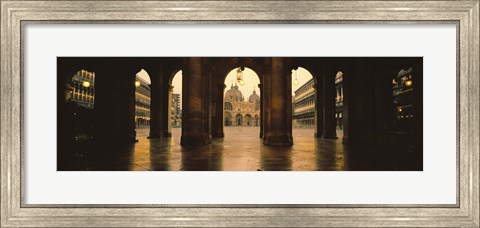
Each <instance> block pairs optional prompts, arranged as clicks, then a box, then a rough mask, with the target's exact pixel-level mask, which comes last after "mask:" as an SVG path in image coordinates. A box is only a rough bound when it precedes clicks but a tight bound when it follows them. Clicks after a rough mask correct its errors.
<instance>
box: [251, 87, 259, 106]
mask: <svg viewBox="0 0 480 228" xmlns="http://www.w3.org/2000/svg"><path fill="white" fill-rule="evenodd" d="M259 100H260V96H258V94H257V91H255V89H253V93H252V95H250V97H248V101H249V102H251V103H255V102H256V101H259Z"/></svg>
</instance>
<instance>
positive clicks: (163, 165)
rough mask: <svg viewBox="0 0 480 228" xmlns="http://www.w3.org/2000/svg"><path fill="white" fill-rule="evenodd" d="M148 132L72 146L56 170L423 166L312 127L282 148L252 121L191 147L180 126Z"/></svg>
mask: <svg viewBox="0 0 480 228" xmlns="http://www.w3.org/2000/svg"><path fill="white" fill-rule="evenodd" d="M148 133H149V129H148V128H142V129H137V139H138V142H137V143H136V144H134V145H131V146H129V147H122V148H116V147H113V146H108V147H101V148H99V147H98V146H97V148H96V149H95V147H93V146H88V145H87V146H75V147H74V148H75V149H74V150H72V151H69V152H68V154H70V156H67V157H66V158H64V159H61V160H60V161H59V169H58V170H105V171H117V170H123V171H129V170H143V171H148V170H152V171H153V170H155V171H179V170H184V171H191V170H192V171H193V170H196V171H198V170H201V171H206V170H229V171H272V170H276V171H278V170H280V171H281V170H294V171H309V170H324V171H348V170H372V171H374V170H422V166H421V164H418V162H412V160H413V158H412V156H411V155H409V154H411V153H409V152H408V151H395V150H391V149H389V150H384V151H379V150H373V149H369V148H355V147H351V146H346V145H344V144H342V140H341V137H339V139H337V140H325V139H316V138H314V137H313V135H314V130H313V129H305V128H300V129H294V130H293V139H294V145H293V146H292V147H287V148H285V147H271V146H265V145H263V144H262V141H261V139H260V138H259V128H254V127H226V128H225V138H220V139H214V140H213V142H212V144H210V145H205V146H199V147H193V148H186V147H182V146H180V134H181V129H180V128H174V129H172V137H171V138H162V139H148V138H147V136H148ZM338 135H339V136H341V131H339V132H338ZM359 152H361V153H359Z"/></svg>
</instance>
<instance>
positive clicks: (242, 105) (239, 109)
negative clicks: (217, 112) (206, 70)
mask: <svg viewBox="0 0 480 228" xmlns="http://www.w3.org/2000/svg"><path fill="white" fill-rule="evenodd" d="M224 84H225V89H226V91H225V93H224V94H223V126H224V132H225V135H235V134H236V133H239V132H240V131H241V129H236V128H230V127H231V126H239V127H257V128H256V130H257V131H258V132H257V131H250V130H249V131H247V132H248V134H250V133H251V134H252V136H253V135H256V136H257V137H258V135H259V132H260V128H258V127H259V126H260V118H259V116H260V88H259V84H260V78H259V77H258V75H257V73H256V72H255V71H253V70H252V69H250V68H248V67H237V68H234V69H232V70H231V71H230V72H229V73H228V74H227V75H226V76H225V80H224ZM253 116H256V119H254V117H253ZM242 134H245V131H242Z"/></svg>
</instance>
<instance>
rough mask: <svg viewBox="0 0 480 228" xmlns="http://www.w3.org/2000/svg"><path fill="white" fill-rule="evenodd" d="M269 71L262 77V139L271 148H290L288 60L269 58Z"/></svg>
mask: <svg viewBox="0 0 480 228" xmlns="http://www.w3.org/2000/svg"><path fill="white" fill-rule="evenodd" d="M270 65H271V71H270V73H268V72H267V74H265V75H264V86H263V91H264V94H263V95H265V96H264V97H265V103H264V105H263V106H264V114H265V117H264V120H265V129H264V138H263V143H264V144H266V145H271V146H290V145H292V144H293V139H292V96H291V94H292V93H291V90H292V89H291V73H289V72H290V71H291V67H290V61H289V58H280V57H274V58H271V64H270Z"/></svg>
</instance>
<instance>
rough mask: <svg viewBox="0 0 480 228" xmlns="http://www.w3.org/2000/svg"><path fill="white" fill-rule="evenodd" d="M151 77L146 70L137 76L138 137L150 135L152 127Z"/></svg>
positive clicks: (136, 121) (136, 122)
mask: <svg viewBox="0 0 480 228" xmlns="http://www.w3.org/2000/svg"><path fill="white" fill-rule="evenodd" d="M150 84H151V81H150V75H149V74H148V72H147V71H145V70H144V69H142V70H140V71H139V72H138V73H137V74H136V75H135V128H136V129H137V130H136V131H137V136H138V135H145V136H146V135H148V131H149V126H150V104H151V89H150Z"/></svg>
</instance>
